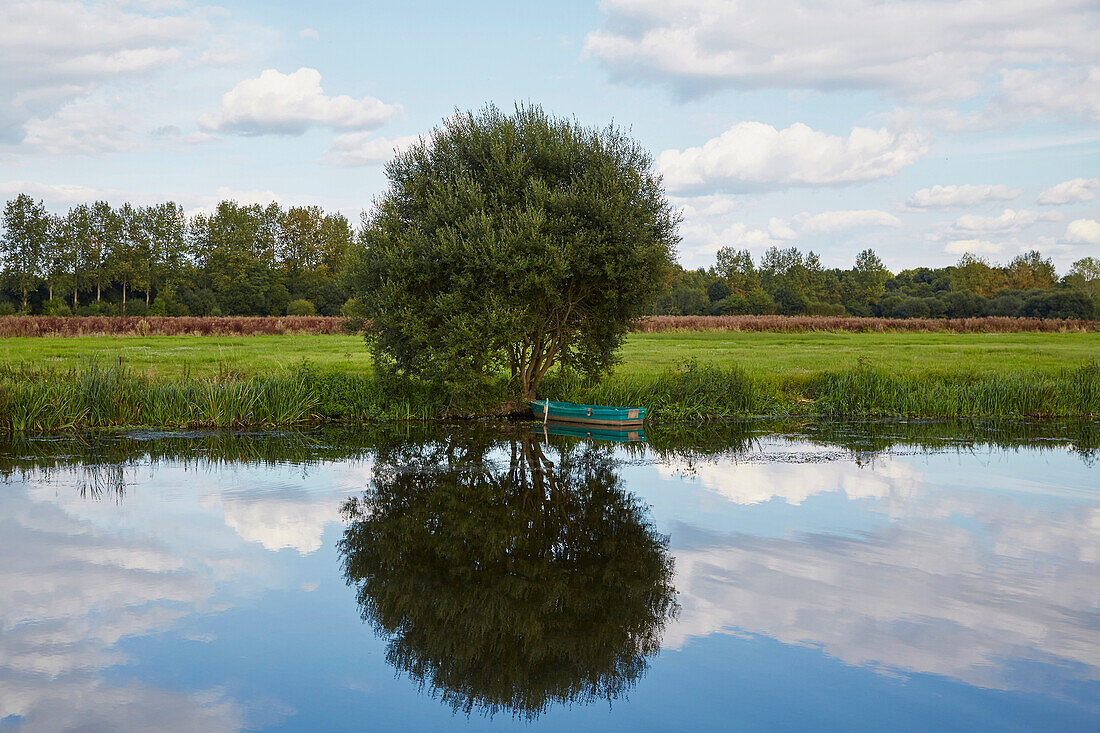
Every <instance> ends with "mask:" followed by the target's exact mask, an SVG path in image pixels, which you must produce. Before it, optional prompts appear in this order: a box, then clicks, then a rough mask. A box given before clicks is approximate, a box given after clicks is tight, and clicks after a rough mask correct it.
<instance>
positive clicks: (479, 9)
mask: <svg viewBox="0 0 1100 733" xmlns="http://www.w3.org/2000/svg"><path fill="white" fill-rule="evenodd" d="M0 28H3V29H4V32H3V33H2V34H0V67H2V68H3V69H4V71H5V73H4V74H3V75H2V78H0V196H2V197H4V198H10V197H11V196H13V195H14V194H15V193H17V192H20V191H26V192H28V193H31V194H32V195H34V196H36V197H39V198H42V199H43V200H45V201H46V203H47V205H49V206H50V207H51V208H53V209H64V208H66V207H68V206H70V205H72V204H73V203H75V202H78V201H84V200H90V199H95V198H106V199H108V200H111V201H112V202H116V203H120V202H122V201H127V200H129V201H134V202H138V203H151V202H154V201H159V200H164V199H173V200H176V201H179V202H180V203H182V204H183V205H184V206H185V207H187V208H188V209H190V210H199V209H203V208H209V207H210V206H211V205H212V204H213V203H215V202H216V201H218V200H219V199H221V198H235V199H237V200H240V201H248V202H251V201H259V202H267V201H270V200H273V199H274V200H278V201H279V202H281V203H283V204H297V203H316V204H320V205H323V206H325V207H326V208H336V209H340V210H341V211H343V212H344V213H345V214H347V215H348V216H349V217H351V218H353V219H357V218H358V215H359V212H360V211H361V210H363V209H364V208H367V207H369V206H370V202H371V200H372V199H373V197H375V196H376V195H377V194H378V193H380V192H381V191H382V190H384V189H385V186H386V180H385V176H384V174H383V170H382V164H383V162H384V160H385V159H386V157H388V156H389V155H390V154H391V153H392V151H393V149H394V148H395V147H400V146H402V145H405V144H407V143H408V141H409V140H410V139H413V138H415V136H417V135H420V134H424V133H427V132H429V131H430V130H431V129H432V127H433V126H435V125H437V124H438V123H439V122H440V121H441V120H442V119H443V118H444V117H446V116H447V115H449V114H451V113H452V112H453V111H454V110H455V109H459V110H468V109H476V108H478V107H480V106H482V105H483V104H485V103H487V102H494V103H496V104H498V105H500V106H502V107H505V108H507V107H510V106H511V105H512V104H513V103H514V102H515V101H532V102H536V103H539V104H542V105H543V106H545V107H546V108H547V109H549V110H551V111H553V112H556V113H558V114H562V115H574V116H576V117H577V118H578V119H579V120H580V121H581V122H583V123H585V124H591V125H603V124H606V123H608V122H610V121H614V122H616V123H617V124H619V125H622V126H624V127H628V128H630V130H631V131H632V133H633V134H634V136H635V137H637V138H638V139H639V140H640V141H641V142H642V143H643V144H644V145H645V146H646V147H647V148H648V149H650V150H651V151H652V152H653V155H654V158H655V160H656V166H657V168H658V169H659V170H660V171H661V172H662V174H663V175H664V177H665V181H666V186H667V188H668V191H669V194H670V196H671V197H672V198H673V201H674V203H675V204H676V205H677V206H679V207H681V208H682V210H683V213H684V222H683V225H682V227H681V235H682V237H683V242H682V243H681V246H680V259H681V262H682V263H683V264H685V265H686V266H698V265H709V264H711V263H712V262H713V258H714V252H715V251H716V250H717V248H718V247H720V246H723V245H730V246H735V247H738V248H748V249H750V250H751V251H752V252H753V254H754V255H756V256H759V255H760V254H761V253H762V252H763V251H764V250H765V249H766V248H767V247H769V246H773V245H774V246H798V247H800V248H801V249H803V250H804V251H805V250H809V249H812V250H814V251H816V252H818V253H820V254H821V256H822V260H823V261H824V262H825V263H826V264H827V265H829V266H849V265H850V264H851V262H852V260H853V258H854V256H855V254H856V252H858V251H859V250H861V249H863V248H865V247H868V246H870V247H873V248H875V249H876V251H878V252H879V253H880V255H881V256H882V257H883V259H884V260H885V262H886V264H887V265H888V266H889V267H891V268H892V269H895V270H896V269H900V268H903V267H912V266H917V265H942V264H948V263H951V262H954V261H956V260H957V259H958V258H959V256H960V255H961V254H962V253H963V252H967V251H970V252H974V253H976V254H979V255H982V256H985V257H988V258H990V259H992V260H995V261H1007V260H1008V259H1011V258H1012V257H1013V256H1015V255H1016V254H1018V253H1019V252H1021V251H1026V250H1028V249H1038V250H1040V251H1041V252H1043V253H1044V254H1046V255H1048V256H1050V257H1052V258H1053V259H1054V261H1055V263H1056V264H1057V265H1058V266H1059V269H1060V270H1061V271H1065V269H1066V268H1067V267H1068V266H1069V264H1070V263H1071V262H1073V261H1074V260H1076V259H1079V258H1081V257H1085V256H1094V257H1095V256H1100V44H1097V43H1096V41H1095V39H1096V38H1097V37H1098V33H1100V5H1097V4H1096V3H1091V2H1080V1H1072V0H1052V1H1051V2H1045V3H1034V2H1008V1H1003V2H997V3H988V2H985V3H982V2H973V1H971V0H964V1H963V2H948V1H946V0H911V1H910V2H876V1H873V0H842V1H841V2H832V3H822V2H808V1H800V0H769V1H767V2H739V3H735V2H724V1H723V2H720V1H718V0H660V1H657V0H605V1H604V2H596V1H594V0H593V1H584V2H581V1H573V2H516V1H513V2H467V3H444V2H404V3H365V2H325V1H323V0H321V1H317V2H312V3H290V2H224V3H221V4H220V5H216V6H215V5H211V4H205V3H202V2H191V1H189V0H147V1H145V2H142V1H139V0H129V1H127V0H107V1H103V2H91V1H86V2H80V1H78V0H41V1H37V2H23V1H21V0H15V1H14V2H13V1H12V0H3V1H2V2H0Z"/></svg>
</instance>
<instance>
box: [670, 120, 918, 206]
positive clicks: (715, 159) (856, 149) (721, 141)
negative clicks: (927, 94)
mask: <svg viewBox="0 0 1100 733" xmlns="http://www.w3.org/2000/svg"><path fill="white" fill-rule="evenodd" d="M928 145H929V142H928V138H927V136H926V135H925V134H924V133H923V132H921V131H919V130H915V129H902V130H890V129H886V128H882V129H878V130H875V129H871V128H866V127H855V128H852V131H851V132H850V133H849V135H848V136H847V137H840V136H837V135H829V134H827V133H824V132H820V131H817V130H813V129H811V128H810V127H808V126H807V125H804V124H802V123H795V124H793V125H791V126H790V127H788V128H785V129H783V130H777V129H776V128H774V127H772V126H771V125H766V124H764V123H762V122H739V123H737V124H735V125H733V126H732V127H730V128H729V129H728V130H726V131H725V132H723V133H722V134H721V135H719V136H718V137H715V138H711V139H710V140H708V141H707V142H705V143H704V144H703V145H702V146H700V147H693V148H687V149H685V150H682V151H681V150H666V151H664V152H663V153H661V154H660V155H659V156H658V157H657V167H658V169H659V170H660V172H661V173H662V175H663V176H664V180H665V183H666V185H667V186H668V187H669V188H670V189H672V190H674V191H681V192H694V193H707V192H716V191H726V192H734V193H737V192H746V191H760V190H769V189H777V188H784V187H791V186H834V185H842V184H848V183H856V182H860V181H871V180H874V179H877V178H884V177H887V176H892V175H895V174H897V173H898V172H899V171H900V170H901V169H902V168H905V167H906V166H908V165H911V164H913V163H915V162H916V161H917V160H918V159H919V158H920V157H921V156H922V155H924V154H925V152H927V150H928Z"/></svg>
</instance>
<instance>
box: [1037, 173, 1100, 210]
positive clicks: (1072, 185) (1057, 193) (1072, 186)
mask: <svg viewBox="0 0 1100 733" xmlns="http://www.w3.org/2000/svg"><path fill="white" fill-rule="evenodd" d="M1098 188H1100V178H1073V179H1071V180H1068V181H1062V182H1061V183H1059V184H1058V185H1056V186H1051V187H1050V188H1048V189H1047V190H1046V191H1043V192H1042V193H1041V194H1039V198H1038V199H1036V200H1037V201H1038V202H1039V203H1040V204H1046V205H1048V206H1057V205H1059V204H1076V203H1080V202H1082V201H1092V200H1093V199H1094V198H1096V193H1095V191H1096V189H1098Z"/></svg>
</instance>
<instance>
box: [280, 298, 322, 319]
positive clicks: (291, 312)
mask: <svg viewBox="0 0 1100 733" xmlns="http://www.w3.org/2000/svg"><path fill="white" fill-rule="evenodd" d="M286 314H287V315H288V316H315V315H317V309H316V308H314V307H313V303H310V302H309V301H308V300H306V299H304V298H299V299H298V300H292V301H290V302H289V303H287V306H286Z"/></svg>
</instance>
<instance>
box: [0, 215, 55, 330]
mask: <svg viewBox="0 0 1100 733" xmlns="http://www.w3.org/2000/svg"><path fill="white" fill-rule="evenodd" d="M3 221H4V234H3V236H2V237H0V256H2V259H3V262H4V274H5V276H6V279H7V280H8V282H9V283H11V285H12V286H13V289H14V291H15V292H16V293H18V294H19V295H20V303H21V304H22V308H23V310H24V311H27V310H28V308H27V296H28V294H29V293H30V291H32V290H34V289H35V288H36V287H37V286H38V282H39V280H40V279H41V277H42V265H43V258H44V254H45V251H46V249H47V246H48V245H47V237H48V234H49V222H50V220H49V217H48V216H47V214H46V207H45V205H44V204H43V203H42V202H41V201H39V202H38V203H35V201H34V199H32V198H31V197H30V196H27V195H26V194H19V195H18V196H16V197H15V198H14V199H12V200H11V201H9V202H8V203H7V205H6V206H5V207H4V216H3Z"/></svg>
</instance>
